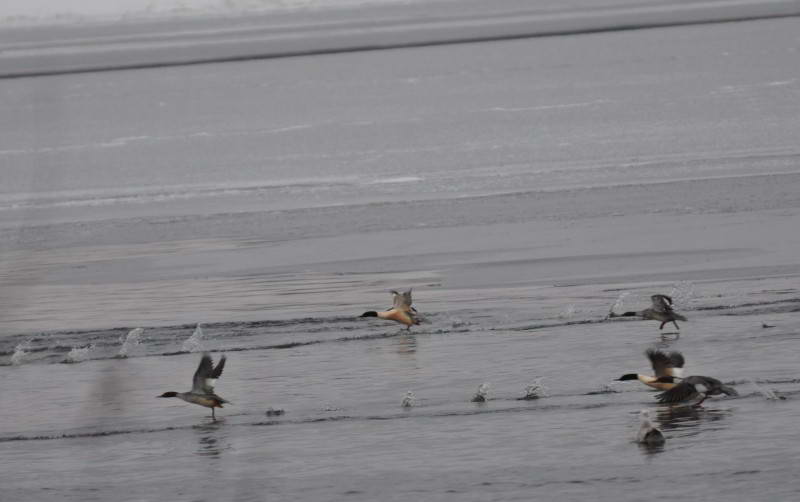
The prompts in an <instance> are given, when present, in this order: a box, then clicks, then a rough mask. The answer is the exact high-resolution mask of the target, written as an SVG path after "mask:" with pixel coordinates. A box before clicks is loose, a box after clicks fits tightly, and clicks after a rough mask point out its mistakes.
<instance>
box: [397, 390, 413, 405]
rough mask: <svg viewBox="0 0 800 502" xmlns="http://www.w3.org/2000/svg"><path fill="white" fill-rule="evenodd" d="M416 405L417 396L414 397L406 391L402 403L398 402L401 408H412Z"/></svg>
mask: <svg viewBox="0 0 800 502" xmlns="http://www.w3.org/2000/svg"><path fill="white" fill-rule="evenodd" d="M416 405H417V396H415V395H414V393H413V392H411V391H408V392H406V395H405V396H403V401H402V402H400V406H402V407H403V408H413V407H414V406H416Z"/></svg>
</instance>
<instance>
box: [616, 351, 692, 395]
mask: <svg viewBox="0 0 800 502" xmlns="http://www.w3.org/2000/svg"><path fill="white" fill-rule="evenodd" d="M644 354H645V355H646V356H647V358H648V359H649V360H650V365H651V366H652V367H653V372H654V373H655V376H649V375H640V374H638V373H627V374H625V375H622V376H621V377H619V378H617V381H625V380H639V381H640V382H642V383H643V384H645V385H647V386H649V387H652V388H654V389H658V390H669V389H671V388H673V387H675V385H676V384H675V383H674V382H672V383H667V382H659V381H658V379H659V378H661V377H680V376H681V375H682V374H683V365H684V362H685V361H684V359H683V354H681V353H680V352H677V351H672V352H669V353H666V352H662V351H660V350H656V349H647V351H645V353H644Z"/></svg>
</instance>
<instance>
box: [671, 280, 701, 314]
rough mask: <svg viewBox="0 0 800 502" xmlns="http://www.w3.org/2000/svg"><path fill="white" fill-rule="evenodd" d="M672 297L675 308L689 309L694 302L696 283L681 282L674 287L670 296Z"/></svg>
mask: <svg viewBox="0 0 800 502" xmlns="http://www.w3.org/2000/svg"><path fill="white" fill-rule="evenodd" d="M669 296H670V297H672V301H673V306H674V307H675V308H682V309H685V308H688V307H689V305H690V304H691V303H692V301H693V300H694V297H695V294H694V283H693V282H691V281H680V282H678V283H676V284H675V285H674V286H672V291H670V294H669Z"/></svg>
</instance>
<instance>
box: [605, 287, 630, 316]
mask: <svg viewBox="0 0 800 502" xmlns="http://www.w3.org/2000/svg"><path fill="white" fill-rule="evenodd" d="M628 295H630V293H629V292H627V291H623V292H622V293H620V294H619V296H618V297H617V299H616V300H615V301H614V303H613V304H612V305H611V309H610V310H609V311H608V312H609V314H614V313H616V312H621V311H622V306H623V304H624V303H625V298H627V297H628Z"/></svg>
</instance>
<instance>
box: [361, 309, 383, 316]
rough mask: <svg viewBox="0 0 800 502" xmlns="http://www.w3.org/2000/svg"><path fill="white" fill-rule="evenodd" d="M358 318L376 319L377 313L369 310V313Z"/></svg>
mask: <svg viewBox="0 0 800 502" xmlns="http://www.w3.org/2000/svg"><path fill="white" fill-rule="evenodd" d="M359 317H378V313H377V312H375V311H374V310H370V311H369V312H364V313H363V314H361V315H360V316H359Z"/></svg>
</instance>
